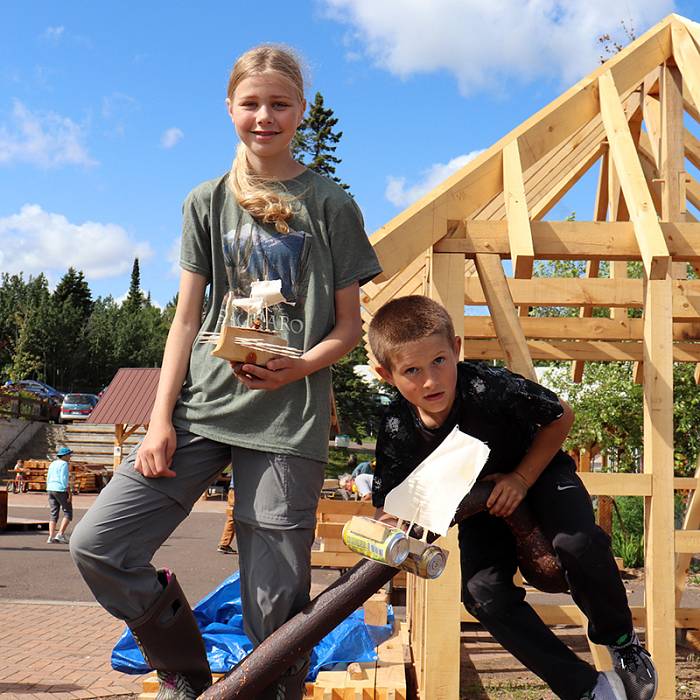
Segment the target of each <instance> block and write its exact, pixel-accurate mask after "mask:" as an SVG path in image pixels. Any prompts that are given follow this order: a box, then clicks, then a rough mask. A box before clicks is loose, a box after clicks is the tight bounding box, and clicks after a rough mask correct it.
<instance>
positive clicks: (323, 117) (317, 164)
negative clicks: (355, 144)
mask: <svg viewBox="0 0 700 700" xmlns="http://www.w3.org/2000/svg"><path fill="white" fill-rule="evenodd" d="M337 123H338V119H337V117H334V116H333V110H332V109H331V108H330V107H324V105H323V95H322V94H321V93H320V92H317V93H316V97H315V98H314V101H313V104H312V105H311V107H310V108H309V114H308V116H307V117H305V118H304V121H302V123H301V126H300V127H299V129H298V130H297V133H296V135H295V136H294V140H293V141H292V155H293V156H294V158H295V159H296V160H298V161H300V162H301V163H303V164H304V165H306V167H307V168H310V169H311V170H313V171H315V172H317V173H320V174H321V175H325V176H326V177H328V178H330V179H331V180H333V182H337V183H338V184H339V185H340V186H341V187H342V188H343V189H344V190H347V189H349V186H348V185H346V184H345V183H344V182H342V181H341V179H340V178H339V177H337V176H336V174H335V166H336V165H338V164H339V163H340V162H341V161H340V158H338V157H337V156H336V155H334V154H335V150H336V148H337V145H338V142H339V141H340V139H341V138H342V136H343V132H342V131H333V128H334V127H335V125H336V124H337Z"/></svg>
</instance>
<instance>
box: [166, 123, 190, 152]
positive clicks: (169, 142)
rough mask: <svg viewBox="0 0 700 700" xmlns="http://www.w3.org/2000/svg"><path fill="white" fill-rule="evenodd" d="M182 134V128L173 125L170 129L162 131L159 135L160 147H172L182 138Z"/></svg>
mask: <svg viewBox="0 0 700 700" xmlns="http://www.w3.org/2000/svg"><path fill="white" fill-rule="evenodd" d="M184 135H185V134H183V133H182V130H181V129H178V128H177V127H175V126H174V127H172V128H170V129H166V130H165V131H164V132H163V135H162V136H161V137H160V145H161V147H162V148H172V147H173V146H175V145H176V144H177V143H178V142H179V141H181V140H182V137H183V136H184Z"/></svg>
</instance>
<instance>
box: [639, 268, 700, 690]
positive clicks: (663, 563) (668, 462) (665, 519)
mask: <svg viewBox="0 0 700 700" xmlns="http://www.w3.org/2000/svg"><path fill="white" fill-rule="evenodd" d="M671 316H672V280H671V278H670V276H669V275H667V276H666V278H665V279H647V280H645V304H644V344H643V347H644V355H643V359H644V402H643V404H644V460H643V461H644V472H645V473H647V474H651V477H652V494H653V496H651V497H646V498H645V516H646V522H645V533H644V535H645V549H644V551H645V565H646V580H645V581H646V582H645V586H646V588H645V592H646V604H647V625H646V639H647V646H648V648H649V651H650V653H651V655H652V656H653V657H654V660H655V662H656V664H657V666H658V667H659V668H660V669H661V670H662V673H661V674H660V677H659V695H660V697H664V698H666V697H668V698H673V697H675V632H674V629H673V623H672V621H673V616H674V613H675V591H674V587H672V586H669V585H668V572H669V571H672V570H673V566H674V549H673V544H674V542H673V533H674V515H673V360H674V355H675V353H674V349H673V338H672V327H671V325H672V324H671ZM699 359H700V358H699Z"/></svg>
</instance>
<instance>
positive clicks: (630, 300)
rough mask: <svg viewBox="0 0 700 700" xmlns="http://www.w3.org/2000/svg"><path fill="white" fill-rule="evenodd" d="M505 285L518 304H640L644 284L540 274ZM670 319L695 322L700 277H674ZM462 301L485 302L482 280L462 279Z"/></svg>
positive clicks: (699, 306) (698, 310)
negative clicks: (541, 275) (543, 275)
mask: <svg viewBox="0 0 700 700" xmlns="http://www.w3.org/2000/svg"><path fill="white" fill-rule="evenodd" d="M507 282H508V289H509V291H510V295H511V297H512V298H513V302H514V303H515V304H517V305H529V306H581V305H583V304H592V305H593V306H610V307H615V306H617V307H620V306H627V307H631V308H642V293H643V284H642V281H641V280H638V279H616V280H613V279H609V278H593V279H586V278H577V277H571V278H568V277H566V278H565V277H539V278H536V279H534V280H514V279H509V280H507ZM672 285H673V320H674V322H675V321H688V322H696V321H697V319H698V317H699V316H700V281H698V280H674V281H673V282H672ZM464 303H465V304H466V305H468V306H484V305H485V304H486V297H485V295H484V292H483V289H482V288H481V284H479V282H478V280H475V279H473V278H465V280H464Z"/></svg>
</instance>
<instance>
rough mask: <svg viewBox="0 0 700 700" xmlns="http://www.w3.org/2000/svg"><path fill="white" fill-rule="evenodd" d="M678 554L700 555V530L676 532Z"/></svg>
mask: <svg viewBox="0 0 700 700" xmlns="http://www.w3.org/2000/svg"><path fill="white" fill-rule="evenodd" d="M675 543H676V554H692V555H695V554H698V553H699V552H700V530H676V532H675Z"/></svg>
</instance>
